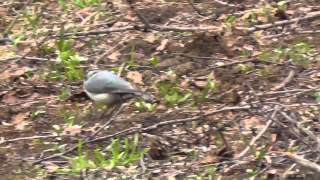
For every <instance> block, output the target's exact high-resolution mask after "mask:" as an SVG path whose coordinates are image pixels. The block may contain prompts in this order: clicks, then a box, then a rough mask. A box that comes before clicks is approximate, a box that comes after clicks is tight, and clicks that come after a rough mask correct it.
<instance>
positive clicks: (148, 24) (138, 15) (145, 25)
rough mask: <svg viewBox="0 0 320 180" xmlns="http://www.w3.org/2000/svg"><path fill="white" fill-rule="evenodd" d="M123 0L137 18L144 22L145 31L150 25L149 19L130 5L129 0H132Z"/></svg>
mask: <svg viewBox="0 0 320 180" xmlns="http://www.w3.org/2000/svg"><path fill="white" fill-rule="evenodd" d="M125 1H126V2H127V4H128V5H129V7H130V9H131V10H132V11H133V12H134V13H135V14H136V16H137V17H138V18H139V20H140V21H141V22H142V23H143V24H144V31H147V30H148V29H150V28H151V27H150V23H149V21H148V20H147V19H146V18H145V17H144V16H142V15H141V14H140V13H139V12H138V11H137V10H136V8H135V7H134V6H133V5H132V2H131V1H132V0H125Z"/></svg>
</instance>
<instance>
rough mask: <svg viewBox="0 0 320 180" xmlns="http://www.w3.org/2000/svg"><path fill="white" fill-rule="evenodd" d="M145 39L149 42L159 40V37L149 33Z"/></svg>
mask: <svg viewBox="0 0 320 180" xmlns="http://www.w3.org/2000/svg"><path fill="white" fill-rule="evenodd" d="M144 40H145V41H147V42H149V43H154V42H155V41H156V40H157V37H156V36H155V35H154V34H148V35H147V36H146V37H145V38H144Z"/></svg>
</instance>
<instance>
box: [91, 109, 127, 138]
mask: <svg viewBox="0 0 320 180" xmlns="http://www.w3.org/2000/svg"><path fill="white" fill-rule="evenodd" d="M126 106H127V104H122V105H121V104H116V105H115V106H113V108H112V111H111V112H112V114H110V117H109V120H108V121H107V122H105V123H104V124H103V126H101V127H100V128H99V129H98V130H97V131H95V132H94V133H93V134H92V136H91V137H90V138H89V139H92V138H93V137H95V136H96V135H97V134H98V133H99V132H101V131H102V130H103V129H104V128H106V127H107V126H108V125H110V124H111V123H112V121H113V120H114V119H115V117H117V116H118V115H119V114H120V112H121V111H122V110H123V109H124V108H125V107H126Z"/></svg>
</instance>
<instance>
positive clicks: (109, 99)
mask: <svg viewBox="0 0 320 180" xmlns="http://www.w3.org/2000/svg"><path fill="white" fill-rule="evenodd" d="M85 92H86V93H87V95H88V96H89V97H90V98H91V99H92V100H93V101H95V102H98V103H105V104H112V103H113V102H114V101H116V100H117V99H118V98H119V95H117V94H109V93H102V94H93V93H90V92H88V91H85Z"/></svg>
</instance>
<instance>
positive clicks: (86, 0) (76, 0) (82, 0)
mask: <svg viewBox="0 0 320 180" xmlns="http://www.w3.org/2000/svg"><path fill="white" fill-rule="evenodd" d="M72 3H73V4H74V5H76V6H78V7H79V8H87V7H90V6H96V5H100V4H101V0H72Z"/></svg>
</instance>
